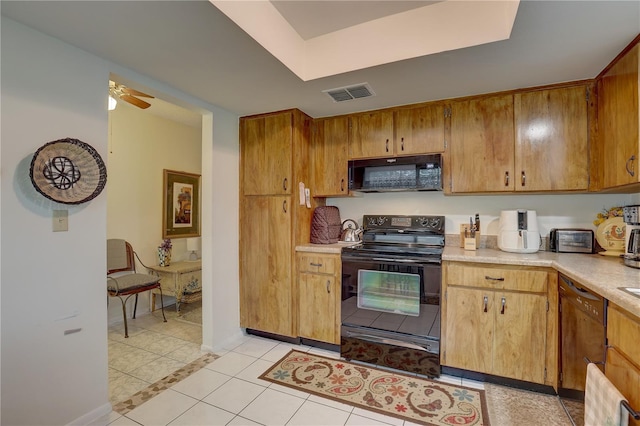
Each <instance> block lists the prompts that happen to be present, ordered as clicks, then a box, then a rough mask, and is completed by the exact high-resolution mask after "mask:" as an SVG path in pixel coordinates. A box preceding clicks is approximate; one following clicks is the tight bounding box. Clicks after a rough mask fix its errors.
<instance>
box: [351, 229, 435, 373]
mask: <svg viewBox="0 0 640 426" xmlns="http://www.w3.org/2000/svg"><path fill="white" fill-rule="evenodd" d="M363 230H364V232H363V234H362V243H361V244H359V245H357V246H353V247H345V248H343V249H342V295H341V298H342V303H341V317H342V326H341V339H340V340H341V342H340V355H341V356H342V357H344V358H345V359H347V360H355V361H361V362H366V363H370V364H375V365H380V366H385V367H391V368H395V369H400V370H405V371H408V372H413V373H418V374H423V375H427V376H431V377H438V376H439V375H440V286H441V276H442V251H443V249H444V241H445V228H444V216H364V218H363Z"/></svg>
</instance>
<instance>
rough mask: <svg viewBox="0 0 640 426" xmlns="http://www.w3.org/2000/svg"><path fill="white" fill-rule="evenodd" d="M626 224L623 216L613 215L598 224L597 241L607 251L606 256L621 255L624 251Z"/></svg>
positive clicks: (602, 253) (603, 252) (603, 253)
mask: <svg viewBox="0 0 640 426" xmlns="http://www.w3.org/2000/svg"><path fill="white" fill-rule="evenodd" d="M624 232H625V224H624V221H623V220H622V218H621V217H612V218H611V219H607V220H605V221H604V222H602V223H601V224H600V225H598V229H597V230H596V241H598V244H600V247H602V248H603V249H605V251H602V252H600V254H601V255H604V256H620V255H621V254H623V253H624Z"/></svg>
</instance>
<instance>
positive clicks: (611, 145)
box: [598, 45, 640, 188]
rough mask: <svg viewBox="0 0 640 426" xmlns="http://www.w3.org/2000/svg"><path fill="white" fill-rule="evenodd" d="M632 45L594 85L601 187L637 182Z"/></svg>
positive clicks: (635, 55) (639, 158) (639, 153)
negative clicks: (601, 143) (600, 141)
mask: <svg viewBox="0 0 640 426" xmlns="http://www.w3.org/2000/svg"><path fill="white" fill-rule="evenodd" d="M639 51H640V45H636V46H635V47H634V48H633V49H631V50H630V51H629V52H628V53H627V54H626V55H625V56H624V57H622V58H621V59H620V60H619V61H618V62H617V63H616V64H614V65H613V66H612V67H611V69H609V71H608V72H607V73H606V74H605V75H604V76H603V77H602V79H601V80H600V82H599V85H598V127H599V130H598V133H599V137H600V138H601V139H602V142H603V164H602V168H603V172H604V176H603V185H604V187H605V188H612V187H616V186H620V185H626V184H629V183H637V182H640V167H639V163H640V148H639V147H640V128H639V126H640V119H639V111H638V93H639V87H638V85H639V82H638V67H639V62H638V61H639V59H640V58H639V56H640V53H639Z"/></svg>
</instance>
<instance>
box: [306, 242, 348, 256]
mask: <svg viewBox="0 0 640 426" xmlns="http://www.w3.org/2000/svg"><path fill="white" fill-rule="evenodd" d="M356 244H359V243H354V242H351V243H343V242H338V243H335V244H311V243H309V244H302V245H299V246H296V251H306V252H311V253H334V254H340V253H341V252H342V248H343V247H350V246H355V245H356Z"/></svg>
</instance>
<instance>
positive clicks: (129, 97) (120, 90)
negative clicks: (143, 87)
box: [109, 81, 153, 109]
mask: <svg viewBox="0 0 640 426" xmlns="http://www.w3.org/2000/svg"><path fill="white" fill-rule="evenodd" d="M109 95H111V96H112V97H113V98H114V99H122V100H123V101H125V102H128V103H130V104H131V105H135V106H137V107H138V108H142V109H147V108H149V107H150V106H151V104H150V103H149V102H146V101H143V100H142V99H138V98H153V96H151V95H148V94H146V93H144V92H140V91H138V90H135V89H130V88H128V87H126V86H125V85H123V84H119V83H115V82H113V81H110V82H109Z"/></svg>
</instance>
